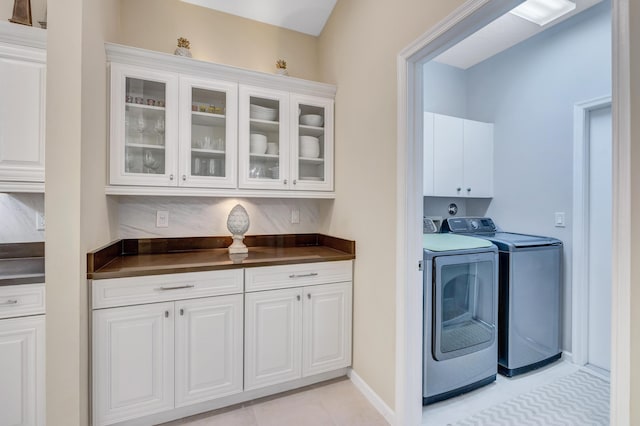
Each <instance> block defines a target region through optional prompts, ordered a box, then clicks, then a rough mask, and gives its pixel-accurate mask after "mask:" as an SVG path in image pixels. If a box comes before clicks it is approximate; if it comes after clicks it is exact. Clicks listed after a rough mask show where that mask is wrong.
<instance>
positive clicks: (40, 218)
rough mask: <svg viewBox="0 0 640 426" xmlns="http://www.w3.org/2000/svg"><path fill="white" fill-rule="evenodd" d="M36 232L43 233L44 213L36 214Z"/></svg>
mask: <svg viewBox="0 0 640 426" xmlns="http://www.w3.org/2000/svg"><path fill="white" fill-rule="evenodd" d="M36 231H44V213H40V212H36Z"/></svg>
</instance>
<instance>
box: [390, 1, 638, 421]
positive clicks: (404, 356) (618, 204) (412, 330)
mask: <svg viewBox="0 0 640 426" xmlns="http://www.w3.org/2000/svg"><path fill="white" fill-rule="evenodd" d="M518 3H521V0H467V1H466V2H465V3H464V4H462V6H460V7H459V8H458V9H456V10H454V11H453V12H452V13H451V14H450V15H449V16H448V17H446V18H445V19H444V20H443V21H442V22H440V23H439V24H437V25H435V26H434V27H433V28H432V29H430V30H429V31H428V32H426V33H425V34H423V35H422V36H420V37H419V38H417V39H416V40H414V41H413V42H411V43H410V44H409V45H408V46H407V47H405V48H404V49H403V50H402V51H401V52H400V53H399V54H398V57H397V87H398V89H397V90H398V104H397V108H398V113H397V120H398V127H397V128H398V130H397V132H398V134H397V136H398V141H397V200H396V202H397V218H398V220H397V228H396V234H397V238H396V361H395V362H396V375H395V377H396V386H395V424H397V425H418V424H421V422H422V403H421V402H422V401H421V399H422V398H420V396H421V394H422V392H421V391H422V386H421V374H416V372H420V371H422V366H421V358H422V347H421V346H422V345H421V341H422V327H421V324H422V286H421V282H422V281H421V273H420V272H419V271H418V268H417V265H418V262H419V261H420V260H421V259H422V244H421V238H420V237H421V235H422V227H421V222H422V220H421V219H422V212H421V208H422V203H421V202H418V201H419V200H420V201H421V200H422V191H421V188H420V187H419V186H420V185H419V183H420V182H422V173H423V170H422V169H423V164H422V144H421V143H419V142H421V141H422V137H421V131H422V121H421V120H422V119H421V116H422V111H421V109H422V107H421V100H422V82H418V81H417V80H420V78H421V76H422V73H421V72H419V69H418V67H419V66H422V64H423V63H424V62H426V61H428V60H429V59H431V58H433V57H435V56H437V54H438V53H440V52H442V51H444V50H446V48H448V47H449V46H451V45H453V44H455V43H457V42H458V41H459V40H461V39H462V38H464V37H465V36H466V35H469V34H471V33H472V32H474V31H476V30H477V29H479V28H481V27H482V26H484V25H486V24H487V23H488V22H490V21H491V19H492V18H495V17H497V16H499V15H501V14H502V13H505V12H506V11H508V10H509V9H511V8H513V7H515V6H516V5H517V4H518ZM630 44H631V42H630V31H629V0H612V45H613V48H612V70H613V73H612V76H613V81H612V105H611V107H612V129H613V138H612V143H613V147H612V148H613V165H612V172H613V176H612V179H613V190H612V202H613V225H612V226H613V232H612V242H613V247H612V258H613V263H612V286H611V287H612V318H611V329H612V342H611V345H612V357H611V396H610V401H611V404H610V407H611V408H610V410H611V411H610V423H611V424H615V425H620V426H626V425H629V423H630V397H631V379H630V377H629V375H628V372H629V371H630V368H631V353H630V351H631V330H630V328H631V323H630V322H631V307H630V296H631V259H630V247H631V241H630V235H629V233H628V229H630V225H631V214H630V212H631V177H630V176H631V165H630V151H631V149H630V147H631V117H630V111H631V99H630V98H631V96H630V92H631V90H630V89H631V75H630V64H631V61H630ZM417 89H419V90H417ZM418 102H419V103H418ZM416 106H418V108H416Z"/></svg>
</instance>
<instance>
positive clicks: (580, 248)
mask: <svg viewBox="0 0 640 426" xmlns="http://www.w3.org/2000/svg"><path fill="white" fill-rule="evenodd" d="M574 126H575V131H574V225H575V230H576V232H574V245H573V247H574V253H573V265H574V271H573V280H572V281H573V284H572V287H573V289H574V293H573V308H574V312H573V333H572V334H573V336H574V338H573V345H572V346H573V357H574V362H575V363H576V364H578V365H584V366H587V367H589V368H591V369H592V370H594V371H596V372H599V373H601V374H603V375H605V376H608V375H609V372H610V370H611V277H612V271H611V265H612V258H611V247H612V195H611V191H612V128H611V97H603V98H599V99H594V100H591V101H587V102H583V103H579V104H577V105H576V106H575V108H574Z"/></svg>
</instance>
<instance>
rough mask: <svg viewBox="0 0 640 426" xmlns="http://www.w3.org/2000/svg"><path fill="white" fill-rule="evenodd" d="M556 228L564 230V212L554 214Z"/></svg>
mask: <svg viewBox="0 0 640 426" xmlns="http://www.w3.org/2000/svg"><path fill="white" fill-rule="evenodd" d="M555 225H556V228H564V227H565V226H566V225H565V222H564V212H556V222H555Z"/></svg>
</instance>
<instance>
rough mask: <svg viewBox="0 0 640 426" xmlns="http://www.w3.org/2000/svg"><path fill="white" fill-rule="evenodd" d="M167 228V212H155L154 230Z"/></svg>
mask: <svg viewBox="0 0 640 426" xmlns="http://www.w3.org/2000/svg"><path fill="white" fill-rule="evenodd" d="M168 227H169V212H168V211H166V210H158V211H156V228H168Z"/></svg>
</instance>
